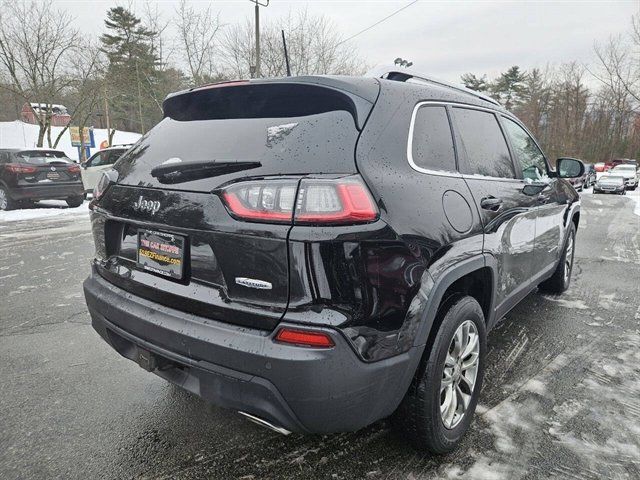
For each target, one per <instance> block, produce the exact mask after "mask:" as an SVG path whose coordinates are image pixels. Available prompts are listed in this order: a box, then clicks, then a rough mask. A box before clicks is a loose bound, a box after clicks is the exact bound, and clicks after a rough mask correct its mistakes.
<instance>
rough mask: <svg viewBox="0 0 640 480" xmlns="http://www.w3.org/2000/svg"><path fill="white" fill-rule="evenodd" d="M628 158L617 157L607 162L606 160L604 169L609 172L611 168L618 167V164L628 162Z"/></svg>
mask: <svg viewBox="0 0 640 480" xmlns="http://www.w3.org/2000/svg"><path fill="white" fill-rule="evenodd" d="M627 161H628V160H627V159H625V158H616V159H613V160H608V161H607V162H605V164H604V166H605V168H604V171H605V172H608V171H609V170H611V169H612V168H614V167H617V166H618V165H622V164H623V163H625V162H627Z"/></svg>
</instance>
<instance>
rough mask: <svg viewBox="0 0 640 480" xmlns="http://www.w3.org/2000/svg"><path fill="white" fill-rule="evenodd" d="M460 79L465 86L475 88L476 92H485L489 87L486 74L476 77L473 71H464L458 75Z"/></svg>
mask: <svg viewBox="0 0 640 480" xmlns="http://www.w3.org/2000/svg"><path fill="white" fill-rule="evenodd" d="M460 81H461V82H462V84H463V85H464V86H465V87H467V88H469V89H471V90H475V91H476V92H486V91H487V90H488V88H489V85H488V84H487V76H486V75H482V77H477V76H476V75H475V74H473V73H465V74H464V75H462V76H461V77H460Z"/></svg>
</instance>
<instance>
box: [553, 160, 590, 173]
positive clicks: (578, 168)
mask: <svg viewBox="0 0 640 480" xmlns="http://www.w3.org/2000/svg"><path fill="white" fill-rule="evenodd" d="M556 168H557V171H558V176H559V177H560V178H577V177H581V176H582V175H583V174H584V171H585V168H584V163H582V162H581V161H580V160H578V159H576V158H559V159H558V162H557V163H556Z"/></svg>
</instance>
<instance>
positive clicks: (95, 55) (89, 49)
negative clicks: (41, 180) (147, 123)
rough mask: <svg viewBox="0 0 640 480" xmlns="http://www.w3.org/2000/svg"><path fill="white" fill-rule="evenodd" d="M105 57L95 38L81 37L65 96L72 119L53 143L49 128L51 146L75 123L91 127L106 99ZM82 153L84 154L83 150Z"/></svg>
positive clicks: (56, 144)
mask: <svg viewBox="0 0 640 480" xmlns="http://www.w3.org/2000/svg"><path fill="white" fill-rule="evenodd" d="M103 57H104V56H103V55H102V52H101V51H100V47H99V46H98V44H97V43H96V42H95V41H91V40H81V45H80V48H79V50H78V54H77V55H75V56H74V57H73V59H72V60H71V76H72V79H73V80H72V82H71V84H70V86H69V89H68V91H67V92H66V95H65V97H64V98H65V104H66V105H67V106H68V107H70V114H71V121H70V122H69V124H68V125H67V126H65V127H64V128H63V129H62V130H60V132H59V133H58V135H57V136H56V139H55V141H54V142H53V143H52V142H51V129H49V130H48V133H47V135H48V137H49V146H51V147H53V148H56V147H57V146H58V143H59V142H60V140H61V139H62V136H63V135H64V134H65V132H66V131H67V129H68V127H69V126H70V125H71V124H72V123H73V124H75V125H76V126H78V127H79V128H80V131H81V132H82V131H83V128H84V127H86V126H89V125H88V122H89V120H90V119H91V117H92V116H93V115H94V114H95V113H96V110H98V108H99V106H100V103H101V101H102V99H103V97H102V92H103V87H104V71H105V64H104V58H103ZM82 155H84V149H83V150H82ZM80 160H83V158H81V159H80Z"/></svg>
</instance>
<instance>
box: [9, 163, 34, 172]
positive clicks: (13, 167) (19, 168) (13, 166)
mask: <svg viewBox="0 0 640 480" xmlns="http://www.w3.org/2000/svg"><path fill="white" fill-rule="evenodd" d="M4 168H6V169H7V170H8V171H10V172H13V173H36V171H37V170H38V169H37V168H36V167H33V166H31V165H24V164H22V163H7V164H5V166H4Z"/></svg>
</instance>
